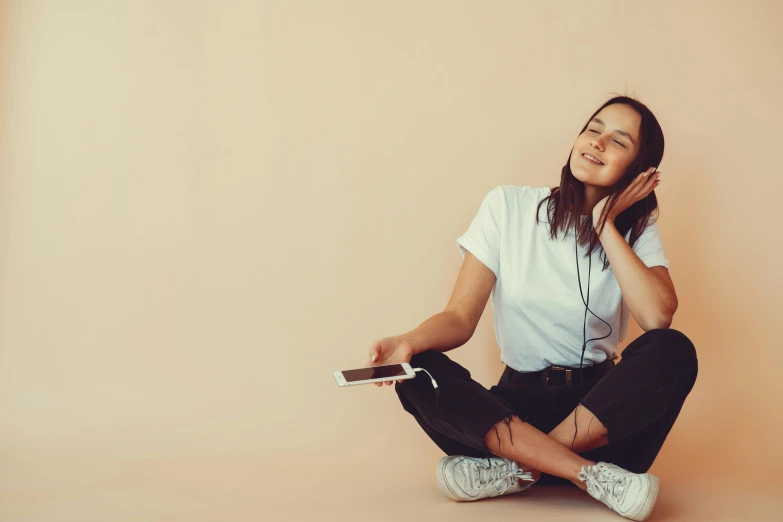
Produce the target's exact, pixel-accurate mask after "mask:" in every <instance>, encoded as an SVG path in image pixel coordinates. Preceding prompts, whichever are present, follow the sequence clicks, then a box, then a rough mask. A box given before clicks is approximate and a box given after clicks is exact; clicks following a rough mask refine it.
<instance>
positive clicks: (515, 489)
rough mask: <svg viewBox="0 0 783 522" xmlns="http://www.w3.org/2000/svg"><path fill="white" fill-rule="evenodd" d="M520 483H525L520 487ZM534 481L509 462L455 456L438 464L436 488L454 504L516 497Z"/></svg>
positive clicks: (495, 458) (534, 480)
mask: <svg viewBox="0 0 783 522" xmlns="http://www.w3.org/2000/svg"><path fill="white" fill-rule="evenodd" d="M488 460H489V465H488V463H487V461H488ZM520 480H524V481H526V483H525V484H524V485H523V484H522V483H520ZM537 481H538V479H534V478H533V474H532V473H531V472H529V471H524V470H523V469H521V468H520V467H519V466H518V465H517V463H516V461H513V460H509V459H501V458H497V457H490V458H489V459H479V458H474V457H464V456H459V455H458V456H450V457H443V458H442V459H440V460H439V461H438V487H439V488H440V489H441V491H443V492H444V493H445V494H446V496H447V497H449V498H450V499H451V500H455V501H457V502H465V501H470V500H479V499H482V498H487V497H498V496H500V495H509V494H511V493H519V492H520V491H523V490H525V489H527V488H529V487H530V486H532V485H533V484H534V483H536V482H537Z"/></svg>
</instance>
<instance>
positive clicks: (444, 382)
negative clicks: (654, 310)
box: [395, 328, 698, 484]
mask: <svg viewBox="0 0 783 522" xmlns="http://www.w3.org/2000/svg"><path fill="white" fill-rule="evenodd" d="M411 366H413V367H414V368H425V369H426V370H427V371H429V372H430V373H431V374H432V377H433V378H434V379H435V380H436V381H437V383H438V387H439V388H440V394H439V395H440V396H439V398H438V401H437V404H436V401H435V393H434V389H433V386H432V383H431V382H430V380H429V378H427V375H426V374H425V373H423V372H422V373H419V374H417V378H415V379H410V380H406V381H402V382H398V383H396V384H395V390H396V391H397V395H398V396H399V398H400V401H401V402H402V405H403V408H405V410H406V411H407V412H409V413H410V414H412V415H413V417H414V418H415V419H416V421H417V422H418V423H419V425H421V427H422V429H423V430H424V432H425V433H427V435H429V436H430V438H431V439H432V440H433V441H434V442H435V444H437V445H438V447H440V449H442V450H443V451H444V452H445V453H446V454H447V455H465V456H469V457H495V456H496V455H494V454H493V453H492V452H491V451H490V450H489V448H487V446H486V444H485V443H484V437H485V435H486V434H487V433H489V431H490V430H491V429H493V427H494V428H495V430H497V428H496V427H495V425H496V424H498V423H499V422H500V421H505V422H508V421H510V419H511V418H512V416H514V415H516V416H517V417H519V418H520V419H521V420H523V421H525V422H527V423H529V424H530V425H532V426H534V427H535V428H537V429H538V430H540V431H542V432H544V433H549V432H550V431H551V430H552V429H554V428H555V427H556V426H557V425H559V424H560V423H561V422H562V421H563V420H564V419H565V418H566V417H568V415H570V413H571V412H572V411H573V410H574V409H575V408H576V407H577V405H579V404H582V405H583V406H584V407H585V408H587V409H588V410H590V411H591V412H593V414H595V416H596V417H597V420H599V421H601V422H602V423H603V424H604V426H606V429H607V431H608V435H607V436H608V444H607V445H605V446H602V447H600V448H596V449H593V450H589V451H586V452H583V453H581V456H582V457H584V458H586V459H588V460H592V461H594V462H601V461H603V462H610V463H612V464H616V465H618V466H620V467H622V468H625V469H627V470H629V471H632V472H634V473H645V472H646V471H647V470H648V469H650V466H652V463H653V461H654V460H655V457H656V456H657V455H658V452H659V451H660V449H661V446H663V442H664V440H665V439H666V436H667V435H668V434H669V431H670V430H671V428H672V426H673V425H674V421H675V420H676V419H677V416H678V415H679V413H680V409H681V408H682V405H683V403H684V402H685V398H686V397H687V396H688V394H689V393H690V391H691V389H692V388H693V385H694V383H695V382H696V375H697V373H698V361H697V358H696V349H695V347H694V345H693V343H692V342H691V341H690V339H688V338H687V337H686V336H685V334H683V333H681V332H679V331H678V330H673V329H670V328H666V329H656V330H649V331H647V332H645V333H644V334H643V335H641V336H640V337H638V338H637V339H635V340H634V341H633V342H631V343H630V344H629V345H628V346H627V347H626V348H625V350H624V351H623V353H622V359H621V360H620V362H619V363H618V364H617V365H616V366H615V367H614V368H612V369H611V370H610V371H609V373H607V374H605V375H604V376H603V377H601V378H600V379H597V380H592V381H590V380H585V381H584V382H578V383H572V384H568V385H562V386H548V387H547V386H545V385H544V384H543V383H541V384H519V383H510V382H508V381H509V379H508V378H501V382H498V384H497V385H495V386H492V387H491V388H490V389H489V390H487V389H486V388H484V387H483V386H482V385H481V384H479V383H477V382H476V381H474V380H473V379H471V377H470V372H469V371H468V370H467V369H465V368H464V367H462V366H460V365H459V364H457V363H456V362H454V361H452V360H451V359H450V358H449V357H448V356H446V354H444V353H442V352H439V351H434V350H430V351H425V352H422V353H419V354H416V355H414V356H413V357H412V358H411ZM575 373H578V372H575ZM504 375H507V372H504ZM436 406H437V407H436ZM579 429H580V432H581V430H583V429H585V428H584V427H582V426H580V427H579ZM539 484H571V482H570V481H567V480H565V479H561V478H558V477H554V476H550V475H547V474H546V473H542V476H541V480H540V481H539Z"/></svg>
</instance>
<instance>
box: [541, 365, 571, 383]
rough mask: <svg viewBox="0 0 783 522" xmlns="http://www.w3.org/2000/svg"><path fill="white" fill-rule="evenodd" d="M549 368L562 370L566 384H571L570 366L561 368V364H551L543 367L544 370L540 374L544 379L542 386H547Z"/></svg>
mask: <svg viewBox="0 0 783 522" xmlns="http://www.w3.org/2000/svg"><path fill="white" fill-rule="evenodd" d="M550 370H564V371H565V375H566V386H568V385H569V384H571V382H572V370H571V369H570V368H563V367H562V366H556V365H552V366H550V367H549V368H545V369H544V372H543V373H542V374H541V377H542V378H543V381H544V386H549V372H550Z"/></svg>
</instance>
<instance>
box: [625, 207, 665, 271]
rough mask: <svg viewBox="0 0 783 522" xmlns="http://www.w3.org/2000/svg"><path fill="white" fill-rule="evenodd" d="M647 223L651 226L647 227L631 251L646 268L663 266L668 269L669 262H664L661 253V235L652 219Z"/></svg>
mask: <svg viewBox="0 0 783 522" xmlns="http://www.w3.org/2000/svg"><path fill="white" fill-rule="evenodd" d="M649 223H651V224H648V225H647V228H645V229H644V231H642V235H641V236H639V239H638V240H637V241H636V243H635V244H634V246H633V251H634V252H636V255H637V256H639V259H641V260H642V261H643V262H644V264H645V265H647V266H648V267H653V266H665V267H666V268H667V269H668V268H669V261H667V260H666V257H665V256H664V253H663V242H662V241H661V234H660V233H659V232H658V225H657V224H656V223H655V222H653V221H652V219H651V220H650V222H649Z"/></svg>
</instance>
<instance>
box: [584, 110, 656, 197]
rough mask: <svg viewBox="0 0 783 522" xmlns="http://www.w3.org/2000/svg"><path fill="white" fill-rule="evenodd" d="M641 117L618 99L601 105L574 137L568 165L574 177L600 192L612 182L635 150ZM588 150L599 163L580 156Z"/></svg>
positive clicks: (620, 174)
mask: <svg viewBox="0 0 783 522" xmlns="http://www.w3.org/2000/svg"><path fill="white" fill-rule="evenodd" d="M641 122H642V117H641V116H640V115H639V113H638V112H636V111H635V110H634V109H632V108H631V107H629V106H628V105H625V104H622V103H615V104H612V105H608V106H606V107H604V108H603V109H602V110H601V111H600V112H599V113H598V114H596V115H595V117H594V118H593V120H591V121H590V123H588V125H587V128H586V129H585V131H584V132H583V133H582V134H580V135H579V137H577V138H576V142H575V143H574V150H573V152H572V153H571V158H570V160H569V165H570V166H571V172H572V173H573V174H574V177H575V178H576V179H578V180H579V181H581V182H582V183H584V184H585V185H586V186H587V187H588V188H590V187H593V188H594V189H597V190H598V191H600V192H602V193H603V192H605V190H602V189H608V188H610V187H612V186H614V185H615V184H616V183H617V182H618V181H620V179H622V177H623V174H624V173H625V171H626V170H628V167H629V166H630V165H631V163H632V162H633V160H634V159H635V158H636V155H637V153H638V152H639V145H640V137H639V128H640V126H641ZM584 154H590V155H592V156H594V157H596V158H598V160H600V162H601V164H596V163H594V162H592V161H590V160H588V159H587V158H585V157H584Z"/></svg>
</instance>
